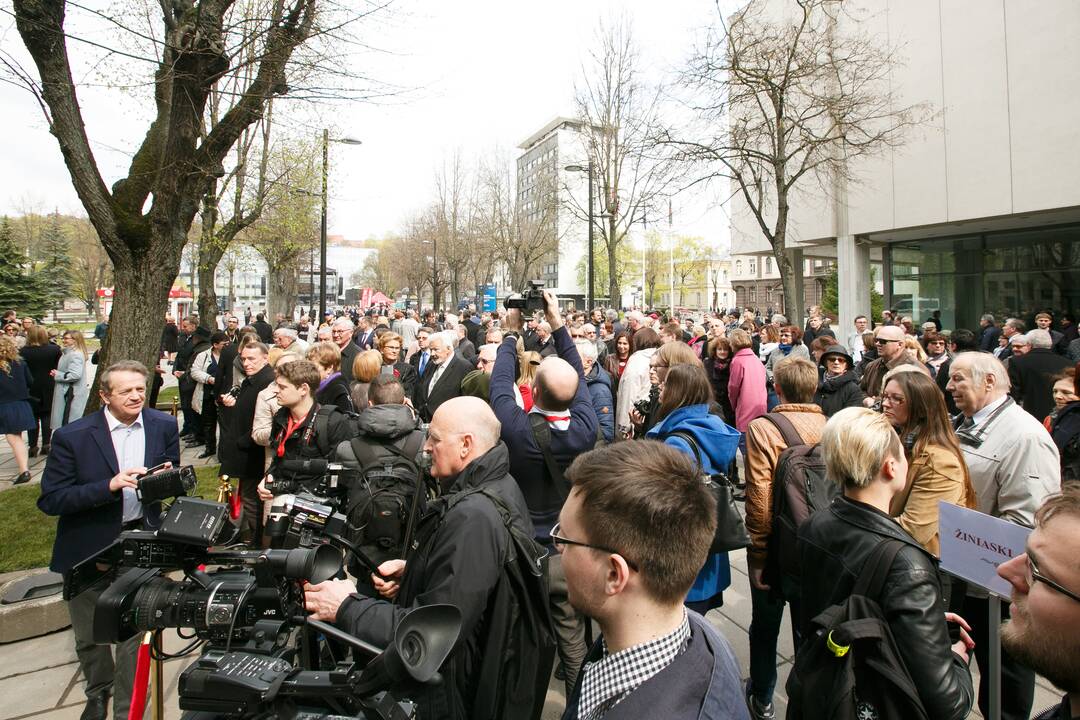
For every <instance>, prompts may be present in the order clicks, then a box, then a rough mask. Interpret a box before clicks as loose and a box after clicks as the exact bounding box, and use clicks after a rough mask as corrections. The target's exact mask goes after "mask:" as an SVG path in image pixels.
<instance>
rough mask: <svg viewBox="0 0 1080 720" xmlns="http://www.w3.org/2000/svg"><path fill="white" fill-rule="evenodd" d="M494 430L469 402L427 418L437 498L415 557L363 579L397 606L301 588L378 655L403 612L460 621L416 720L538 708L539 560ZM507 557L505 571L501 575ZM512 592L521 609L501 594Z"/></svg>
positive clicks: (546, 672)
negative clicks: (423, 610) (449, 614)
mask: <svg viewBox="0 0 1080 720" xmlns="http://www.w3.org/2000/svg"><path fill="white" fill-rule="evenodd" d="M499 431H500V426H499V421H498V420H497V419H496V418H495V415H494V413H493V412H492V410H491V408H490V407H488V406H487V404H485V403H484V401H483V400H480V399H479V398H474V397H458V398H453V399H451V400H448V401H446V402H445V403H443V405H442V406H440V407H439V409H438V410H437V411H436V412H435V416H434V418H433V419H432V422H431V426H430V427H429V428H428V437H427V440H426V441H425V443H424V449H425V451H426V452H429V453H431V459H432V467H431V474H432V476H433V477H435V478H436V479H438V480H439V482H440V485H441V487H442V490H443V497H441V498H440V499H439V500H436V501H434V502H433V503H432V504H431V506H430V509H429V511H428V512H427V513H426V514H425V515H424V517H423V518H422V519H421V521H420V524H419V528H418V531H417V542H416V545H415V547H416V549H415V551H413V552H412V553H410V554H409V555H408V556H407V558H406V559H405V560H401V559H397V560H388V561H387V562H384V563H383V564H382V565H381V566H380V568H379V570H380V572H381V574H382V575H383V576H385V577H387V578H389V580H380V579H378V578H373V582H374V584H375V587H376V589H377V590H378V591H379V592H380V593H381V594H382V595H383V596H384V597H385V598H391V599H392V598H395V597H396V598H397V601H396V603H391V602H388V601H387V600H380V599H373V598H369V597H362V596H360V595H357V594H356V588H355V586H354V585H353V584H352V583H351V582H349V581H346V580H332V581H329V582H325V583H320V584H317V585H312V586H309V587H308V588H307V597H306V600H307V609H308V610H310V611H311V612H312V613H313V614H314V617H316V618H318V619H320V620H326V621H330V622H333V623H334V624H335V625H336V626H337V627H338V628H340V629H342V630H344V631H345V632H347V633H349V634H350V635H354V636H356V637H358V638H360V639H361V640H364V641H366V642H369V643H371V644H373V645H378V646H383V645H385V644H387V642H388V641H389V640H390V638H391V637H392V636H393V633H394V628H395V627H397V625H398V623H399V622H401V620H402V618H403V617H404V616H405V614H406V613H408V612H409V610H410V609H413V608H417V607H420V606H428V605H431V604H435V603H448V604H450V605H454V606H456V607H457V608H458V609H459V610H460V611H461V616H462V625H461V636H460V637H461V641H460V642H459V643H458V644H457V645H456V646H455V648H454V651H453V653H451V655H450V657H449V658H448V659H447V661H446V663H444V664H443V666H442V670H441V671H442V674H443V677H444V682H443V684H442V685H441V686H438V687H426V688H424V690H423V691H422V692H421V693H420V694H418V695H415V696H414V699H415V700H416V701H417V703H418V707H417V717H418V718H421V719H424V718H430V719H434V718H440V719H442V718H452V719H454V720H466V719H468V720H487V719H489V718H492V719H493V718H502V717H507V718H510V717H513V718H530V717H538V716H539V709H540V708H541V707H542V706H543V701H544V694H545V690H546V687H547V679H548V677H549V676H550V672H551V658H552V654H553V642H552V636H551V622H550V617H549V616H547V615H546V602H545V599H546V590H545V588H544V587H543V580H542V576H541V575H540V569H539V568H540V566H541V559H540V558H541V557H542V551H539V554H537V551H538V548H537V547H536V545H535V544H534V543H533V542H532V540H531V538H532V523H531V522H530V521H529V515H528V509H527V508H526V505H525V499H524V497H522V495H521V491H520V490H519V489H518V486H517V483H516V482H515V481H514V478H513V477H511V476H510V475H509V461H508V456H507V450H506V446H505V445H504V444H503V443H501V442H500V441H499ZM511 552H513V554H514V558H515V560H514V562H512V563H509V565H507V563H508V561H509V559H510V557H511V555H510V553H511ZM523 566H527V567H529V568H531V573H530V574H525V573H524V572H522V571H521V568H522V567H523ZM515 571H517V574H516V575H515V576H514V578H513V579H510V577H509V575H508V573H512V572H515ZM515 581H516V582H521V583H522V585H520V586H519V587H521V588H522V589H523V590H524V593H523V594H524V596H525V598H524V600H523V599H522V598H521V597H517V596H515V593H514V591H513V590H512V589H511V585H510V584H511V583H513V582H515ZM537 609H539V611H540V612H541V613H542V614H541V615H539V616H538V615H536V610H537ZM537 639H538V640H537Z"/></svg>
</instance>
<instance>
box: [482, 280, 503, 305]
mask: <svg viewBox="0 0 1080 720" xmlns="http://www.w3.org/2000/svg"><path fill="white" fill-rule="evenodd" d="M498 309H499V305H498V301H497V299H496V297H495V286H494V285H485V286H484V307H483V308H481V312H495V311H496V310H498Z"/></svg>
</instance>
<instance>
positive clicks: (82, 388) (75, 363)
mask: <svg viewBox="0 0 1080 720" xmlns="http://www.w3.org/2000/svg"><path fill="white" fill-rule="evenodd" d="M61 342H63V344H64V348H63V354H62V355H61V356H60V361H59V362H58V363H57V365H56V369H55V370H53V371H52V376H53V379H54V380H55V381H56V389H55V390H54V391H53V403H52V429H53V430H56V429H58V428H62V427H64V426H65V425H67V424H68V423H69V422H71V421H72V420H78V419H79V418H81V417H82V414H83V411H84V410H85V409H86V400H87V398H89V397H90V386H89V385H87V384H86V359H87V357H89V356H88V354H87V352H86V340H85V339H83V334H82V333H81V332H79V331H78V330H65V331H64V334H63V335H61Z"/></svg>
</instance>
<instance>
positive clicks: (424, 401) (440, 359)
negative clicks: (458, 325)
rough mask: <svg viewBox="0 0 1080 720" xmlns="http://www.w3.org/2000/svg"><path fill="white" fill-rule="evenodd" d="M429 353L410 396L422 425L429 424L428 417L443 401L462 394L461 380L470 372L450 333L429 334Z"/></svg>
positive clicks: (471, 369) (445, 331) (452, 334)
mask: <svg viewBox="0 0 1080 720" xmlns="http://www.w3.org/2000/svg"><path fill="white" fill-rule="evenodd" d="M428 350H429V352H430V353H431V360H429V361H428V365H427V368H425V370H424V377H422V378H421V379H420V384H419V385H417V386H416V392H415V395H414V396H413V406H414V407H415V408H416V410H417V412H418V413H420V417H421V418H423V420H424V422H431V416H432V415H434V414H435V411H436V410H438V409H439V406H440V405H442V404H443V403H444V402H446V401H447V400H449V399H450V398H455V397H458V396H459V395H461V381H462V380H464V379H465V376H466V375H468V374H469V373H470V372H472V371H473V367H472V366H471V365H470V364H469V363H468V362H466V361H465V359H464V358H462V357H461V356H459V355H457V354H456V353H454V333H453V332H452V331H450V330H444V331H443V332H438V333H435V334H434V335H432V336H431V337H430V338H429V339H428Z"/></svg>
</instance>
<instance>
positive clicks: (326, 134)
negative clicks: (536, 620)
mask: <svg viewBox="0 0 1080 720" xmlns="http://www.w3.org/2000/svg"><path fill="white" fill-rule="evenodd" d="M334 142H336V143H341V144H342V145H362V144H363V141H361V140H356V139H354V138H350V137H344V138H334ZM329 176H330V130H329V129H327V128H323V131H322V217H321V218H320V219H319V317H318V320H316V323H317V325H318V324H321V323H322V321H323V318H325V317H326V201H327V186H328V185H329V182H328V181H329Z"/></svg>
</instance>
